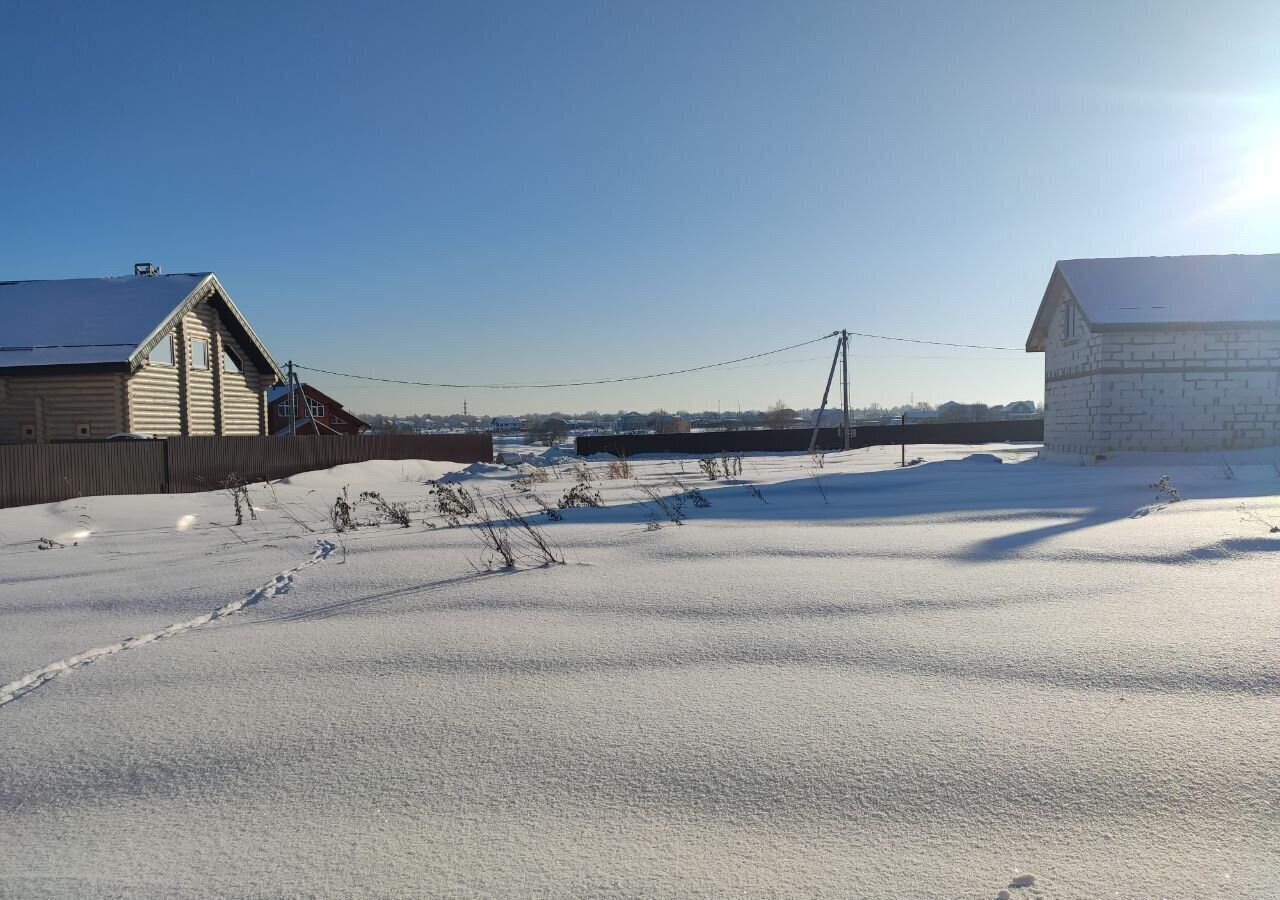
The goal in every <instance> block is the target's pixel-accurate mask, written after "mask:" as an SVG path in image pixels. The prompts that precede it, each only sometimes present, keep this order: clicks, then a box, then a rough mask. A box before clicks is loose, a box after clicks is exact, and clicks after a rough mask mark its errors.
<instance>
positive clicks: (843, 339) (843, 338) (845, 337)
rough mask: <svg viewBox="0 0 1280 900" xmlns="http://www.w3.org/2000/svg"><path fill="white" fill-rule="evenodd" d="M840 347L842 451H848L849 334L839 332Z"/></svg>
mask: <svg viewBox="0 0 1280 900" xmlns="http://www.w3.org/2000/svg"><path fill="white" fill-rule="evenodd" d="M840 347H841V349H842V350H843V351H844V352H843V356H844V373H843V375H844V378H843V383H844V449H846V450H848V449H849V332H848V331H845V330H843V329H842V330H841V331H840Z"/></svg>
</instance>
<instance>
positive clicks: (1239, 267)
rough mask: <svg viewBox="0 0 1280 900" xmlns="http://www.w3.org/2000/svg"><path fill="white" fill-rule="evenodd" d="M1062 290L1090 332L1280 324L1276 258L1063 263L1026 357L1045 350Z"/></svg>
mask: <svg viewBox="0 0 1280 900" xmlns="http://www.w3.org/2000/svg"><path fill="white" fill-rule="evenodd" d="M1064 289H1065V291H1066V292H1067V293H1068V294H1069V296H1071V297H1072V298H1074V300H1075V302H1076V305H1077V306H1079V307H1080V311H1081V312H1082V313H1083V314H1084V317H1085V320H1086V321H1087V322H1088V323H1089V327H1090V329H1091V330H1093V331H1134V330H1147V329H1161V328H1171V327H1173V328H1182V329H1202V328H1205V327H1208V326H1211V325H1259V324H1275V323H1278V322H1280V253H1269V254H1263V255H1258V256H1244V255H1240V254H1235V255H1229V256H1139V257H1121V258H1117V259H1066V260H1060V261H1059V262H1058V263H1057V264H1056V265H1055V266H1054V267H1053V274H1052V275H1051V276H1050V278H1049V284H1048V286H1047V287H1046V288H1045V292H1044V297H1043V298H1042V299H1041V301H1040V308H1039V310H1038V311H1037V312H1036V318H1035V322H1034V323H1033V324H1032V326H1031V333H1030V334H1029V335H1028V336H1027V351H1028V352H1030V353H1034V352H1039V351H1043V350H1044V347H1045V339H1046V338H1047V337H1048V333H1049V323H1050V322H1051V321H1053V312H1054V308H1055V307H1056V305H1057V302H1058V300H1059V299H1060V298H1061V296H1062V292H1063V290H1064Z"/></svg>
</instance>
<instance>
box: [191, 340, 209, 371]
mask: <svg viewBox="0 0 1280 900" xmlns="http://www.w3.org/2000/svg"><path fill="white" fill-rule="evenodd" d="M191 368H193V369H208V368H209V342H208V341H206V340H205V339H204V338H192V339H191Z"/></svg>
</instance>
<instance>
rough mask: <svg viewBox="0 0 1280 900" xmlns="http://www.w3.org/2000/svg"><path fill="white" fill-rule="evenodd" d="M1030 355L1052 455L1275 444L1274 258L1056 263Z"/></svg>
mask: <svg viewBox="0 0 1280 900" xmlns="http://www.w3.org/2000/svg"><path fill="white" fill-rule="evenodd" d="M1027 352H1029V353H1044V355H1045V369H1044V375H1045V404H1044V405H1045V435H1044V441H1045V450H1046V452H1047V453H1049V454H1051V455H1064V454H1079V455H1083V456H1085V457H1088V458H1092V457H1096V456H1099V455H1105V454H1107V453H1109V452H1113V451H1121V450H1145V451H1187V450H1225V449H1245V448H1252V447H1269V446H1276V445H1280V254H1269V255H1265V256H1168V257H1141V258H1132V259H1072V260H1064V261H1062V262H1059V263H1058V264H1057V265H1056V266H1055V267H1054V270H1053V275H1052V276H1051V277H1050V279H1049V286H1048V287H1047V288H1046V289H1045V292H1044V299H1043V300H1042V301H1041V303H1040V309H1039V312H1037V314H1036V319H1035V324H1034V325H1033V326H1032V328H1031V334H1030V335H1029V336H1028V337H1027Z"/></svg>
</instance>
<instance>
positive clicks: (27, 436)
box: [22, 423, 36, 441]
mask: <svg viewBox="0 0 1280 900" xmlns="http://www.w3.org/2000/svg"><path fill="white" fill-rule="evenodd" d="M22 439H23V440H24V441H34V440H35V439H36V426H34V425H31V424H30V423H28V424H26V425H23V426H22Z"/></svg>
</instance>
